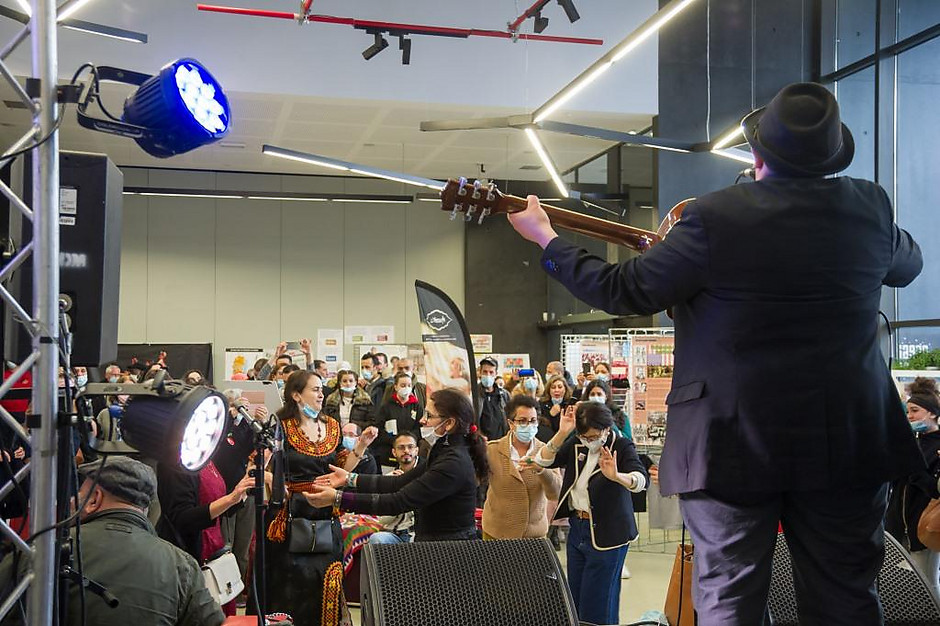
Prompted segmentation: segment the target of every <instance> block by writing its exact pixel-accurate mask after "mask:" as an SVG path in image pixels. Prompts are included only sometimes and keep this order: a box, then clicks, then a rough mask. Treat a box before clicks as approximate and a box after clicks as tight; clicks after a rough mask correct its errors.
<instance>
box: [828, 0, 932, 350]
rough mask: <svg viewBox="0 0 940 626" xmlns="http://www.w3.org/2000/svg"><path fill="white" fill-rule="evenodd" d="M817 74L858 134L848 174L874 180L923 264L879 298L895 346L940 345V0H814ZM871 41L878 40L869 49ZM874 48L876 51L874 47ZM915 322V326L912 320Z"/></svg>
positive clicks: (929, 347)
mask: <svg viewBox="0 0 940 626" xmlns="http://www.w3.org/2000/svg"><path fill="white" fill-rule="evenodd" d="M820 5H821V8H822V19H821V21H820V24H821V27H820V33H819V35H820V44H821V49H820V57H819V58H820V67H819V73H820V78H819V80H820V82H822V83H824V84H827V85H829V86H830V87H831V88H832V89H833V90H834V91H835V93H836V96H837V98H838V99H839V103H840V106H841V108H842V114H843V117H844V121H845V123H846V124H848V126H849V127H850V128H851V130H852V133H853V135H854V136H855V142H856V156H855V162H854V163H853V164H852V166H851V168H849V170H847V171H846V173H847V174H848V175H851V176H858V177H862V178H868V179H870V180H875V181H877V182H879V183H880V184H881V185H882V186H883V187H884V188H885V190H886V191H887V192H888V195H889V196H890V197H891V199H892V201H893V203H894V207H895V211H896V214H897V221H898V224H899V225H900V226H901V227H902V228H904V229H906V230H908V231H909V232H910V233H911V234H912V235H913V237H914V238H915V239H916V240H917V241H918V242H919V243H920V245H921V249H922V250H923V253H924V270H923V272H922V273H921V275H920V276H919V277H918V278H917V279H916V280H915V281H914V282H913V283H911V285H909V286H908V287H906V288H904V289H896V290H888V289H886V290H885V291H886V293H885V297H884V298H883V299H882V302H883V308H884V309H885V313H886V314H887V315H888V317H889V318H891V319H892V320H894V321H895V322H897V323H899V324H900V325H901V328H898V329H897V332H896V333H895V356H896V357H900V358H906V357H908V356H910V354H911V353H912V352H917V351H920V350H924V349H938V348H940V330H938V328H940V220H938V218H937V216H936V211H937V209H936V207H938V206H940V185H938V184H937V179H936V172H937V171H938V170H937V166H936V161H937V156H938V154H940V115H938V114H937V110H938V109H937V103H938V102H940V36H938V35H940V1H938V0H880V1H876V0H820ZM876 43H878V44H879V47H878V48H877V49H876ZM876 52H877V53H876ZM912 324H913V327H912Z"/></svg>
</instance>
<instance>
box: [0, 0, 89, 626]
mask: <svg viewBox="0 0 940 626" xmlns="http://www.w3.org/2000/svg"><path fill="white" fill-rule="evenodd" d="M72 2H73V0H68V1H67V2H65V3H64V4H63V5H62V7H61V8H65V6H67V5H69V4H72ZM31 6H32V18H31V20H30V23H29V25H28V26H25V27H24V28H23V29H22V30H21V31H19V32H18V33H17V35H16V36H15V37H14V38H13V40H11V41H10V42H9V43H8V44H7V45H6V46H5V47H3V48H2V49H0V73H2V75H3V78H4V79H6V80H7V81H8V82H9V83H10V84H11V86H12V87H13V90H14V91H15V92H16V94H17V95H18V96H19V98H20V99H21V100H23V102H24V104H25V105H26V107H27V109H28V110H29V111H30V112H31V113H32V115H33V126H32V128H31V129H30V130H29V131H28V132H27V133H26V134H25V135H24V136H23V137H22V138H21V139H20V140H19V141H17V142H16V143H15V144H14V145H13V146H12V147H11V148H10V149H8V150H7V151H6V152H4V153H3V156H2V157H0V167H2V166H3V165H5V164H6V163H7V162H8V161H9V160H10V155H11V154H12V153H13V152H16V151H17V150H20V149H22V148H24V147H27V146H29V145H31V144H33V143H35V142H36V141H40V140H43V139H46V138H47V137H48V139H46V140H45V141H44V142H43V143H42V144H41V145H40V146H39V147H38V148H34V149H33V151H32V152H33V154H32V168H33V170H32V183H33V188H32V198H33V207H32V209H30V207H28V206H27V205H26V204H25V203H24V202H23V201H22V200H21V199H20V198H19V197H18V196H17V195H16V194H15V193H14V192H13V191H12V190H11V189H10V188H9V187H7V186H6V185H3V184H2V183H0V192H2V193H3V194H4V195H5V196H7V198H9V200H10V207H11V210H19V211H20V212H21V213H22V214H23V216H24V217H26V218H28V219H31V220H32V223H33V239H32V242H31V243H30V244H29V245H27V246H25V247H24V248H23V249H21V250H20V251H19V253H18V254H17V255H16V256H15V257H14V258H13V259H12V260H11V261H10V262H9V263H8V264H7V265H6V266H4V267H3V268H2V269H0V282H2V281H6V280H8V279H9V277H10V275H11V274H12V273H13V271H14V270H15V269H16V268H17V267H19V266H20V265H21V264H22V263H23V261H25V260H26V259H27V258H28V257H29V256H30V255H32V256H33V302H32V316H30V315H28V314H27V312H26V308H25V307H23V306H22V305H21V304H20V303H18V302H17V301H16V299H15V298H14V297H13V296H12V295H11V294H10V292H9V291H7V289H6V288H5V287H3V286H0V296H2V299H3V301H4V304H5V306H7V307H10V309H11V310H12V311H13V312H14V315H15V317H17V318H18V320H19V321H20V322H21V323H22V324H23V325H24V326H25V327H26V329H27V331H28V332H29V334H30V335H31V336H32V353H31V354H30V355H29V356H28V357H27V358H26V360H25V361H24V362H23V363H21V364H20V365H19V366H18V367H17V368H16V369H15V370H14V371H13V373H12V375H11V376H10V377H9V378H8V379H7V380H5V381H4V382H3V384H2V385H0V397H2V396H3V395H4V394H6V392H7V391H9V389H10V388H11V387H12V386H13V384H14V383H16V382H17V381H18V380H19V379H20V378H21V377H22V376H23V375H24V374H25V373H26V372H27V371H29V369H30V368H32V372H33V380H32V387H33V393H32V403H33V404H32V413H33V415H34V417H33V418H31V419H32V421H31V422H30V427H31V430H32V432H31V434H29V435H27V433H26V431H25V429H24V428H23V427H22V426H21V425H20V424H19V423H18V422H17V421H16V420H15V419H14V418H13V416H12V415H10V414H9V413H8V412H7V411H6V410H5V409H3V408H0V419H2V420H3V421H4V422H5V423H6V425H7V426H8V427H10V428H11V429H12V430H13V432H14V433H16V434H17V435H18V436H19V437H20V438H21V439H22V440H23V441H29V442H30V445H31V447H32V458H31V461H30V463H29V465H28V466H26V468H24V470H26V471H20V472H19V473H18V474H17V476H16V477H14V478H13V480H16V481H20V480H22V479H23V478H25V477H26V475H28V474H29V473H32V475H33V476H32V479H31V481H30V485H31V487H30V496H29V514H30V533H31V535H35V534H36V533H37V531H41V530H45V529H49V528H50V527H52V526H53V525H54V524H55V523H56V492H57V490H56V485H57V482H58V477H57V475H56V461H57V460H56V444H57V434H56V422H57V410H58V405H57V389H58V346H59V327H58V294H59V140H58V133H57V132H55V126H56V119H57V115H58V108H57V107H58V105H57V97H56V82H57V80H58V75H57V74H58V61H57V54H58V53H57V47H56V5H55V2H54V0H31ZM30 35H32V38H31V51H32V77H33V78H34V79H38V81H39V90H38V97H35V98H33V97H30V95H28V94H27V92H26V91H25V90H24V89H23V88H22V87H21V86H20V85H19V83H18V82H17V81H16V79H15V77H14V76H13V74H12V73H11V72H10V71H9V69H8V67H7V66H6V64H5V62H4V61H5V60H6V59H7V58H8V57H9V55H10V53H12V52H13V51H14V50H15V49H16V48H17V47H18V46H19V44H20V43H22V42H23V41H25V40H26V38H27V37H29V36H30ZM13 480H11V481H9V482H8V483H7V484H6V485H3V486H2V487H0V497H5V496H6V495H7V494H9V493H10V492H11V491H13ZM0 534H2V535H4V536H5V537H6V538H7V539H9V540H10V541H11V542H12V543H13V545H14V549H16V550H19V551H21V552H22V553H23V555H22V556H23V557H24V558H25V559H26V562H27V563H28V567H27V571H26V574H25V575H24V576H23V577H22V578H21V579H20V582H19V584H17V586H16V587H15V588H14V589H13V591H12V592H11V593H10V595H9V596H8V597H6V598H3V599H2V604H0V620H2V619H3V617H4V616H5V615H6V614H7V613H8V612H9V611H10V609H12V608H13V607H14V606H15V604H16V603H17V601H18V600H19V598H20V597H21V596H22V595H23V593H24V592H25V591H26V590H27V588H28V589H29V594H28V604H27V623H28V624H31V625H35V626H52V624H53V613H54V606H55V603H56V585H57V574H58V572H57V566H56V564H57V554H56V532H55V531H54V530H48V531H46V532H43V533H42V534H41V535H39V536H38V537H36V538H35V539H34V540H33V541H32V542H31V543H29V544H27V543H26V542H24V541H23V540H22V539H20V538H19V537H18V536H17V535H16V533H15V532H14V531H13V529H12V528H11V527H10V526H9V525H8V524H6V523H4V522H3V521H2V520H0Z"/></svg>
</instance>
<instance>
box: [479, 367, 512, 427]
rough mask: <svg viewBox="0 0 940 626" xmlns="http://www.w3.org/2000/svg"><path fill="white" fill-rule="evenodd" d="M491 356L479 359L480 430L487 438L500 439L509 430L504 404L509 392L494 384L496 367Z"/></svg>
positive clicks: (507, 400) (506, 401)
mask: <svg viewBox="0 0 940 626" xmlns="http://www.w3.org/2000/svg"><path fill="white" fill-rule="evenodd" d="M497 367H498V364H497V363H496V359H494V358H493V357H488V356H487V357H483V358H482V359H481V360H480V372H479V373H480V398H481V400H482V401H483V407H482V409H481V411H480V430H481V431H482V432H483V436H484V437H486V439H487V440H496V439H502V438H503V437H505V436H506V433H507V432H509V425H508V423H507V422H506V404H507V403H508V402H509V392H507V391H506V390H505V389H502V388H500V387H499V386H497V385H496V368H497Z"/></svg>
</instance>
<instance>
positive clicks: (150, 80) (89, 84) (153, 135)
mask: <svg viewBox="0 0 940 626" xmlns="http://www.w3.org/2000/svg"><path fill="white" fill-rule="evenodd" d="M101 81H110V82H118V83H124V84H127V85H136V86H137V90H136V91H135V92H134V93H132V94H131V95H130V96H128V98H127V100H125V102H124V112H123V115H122V116H121V117H120V118H117V117H116V116H114V115H112V114H110V113H109V112H108V111H107V109H105V108H104V106H103V105H102V103H101V99H100V93H99V83H100V82H101ZM92 101H95V102H97V103H98V107H99V108H100V109H101V111H102V112H103V113H104V114H105V116H107V118H108V119H101V118H96V117H92V116H91V115H89V114H88V107H89V105H90V104H91V102H92ZM78 123H79V124H81V125H82V126H84V127H85V128H90V129H92V130H97V131H100V132H105V133H111V134H114V135H121V136H124V137H129V138H131V139H134V140H135V141H136V142H137V144H138V145H139V146H140V147H141V148H143V150H144V151H145V152H146V153H148V154H150V155H152V156H155V157H158V158H161V159H162V158H167V157H171V156H174V155H177V154H183V153H184V152H189V151H190V150H195V149H196V148H199V147H200V146H204V145H206V144H210V143H213V142H216V141H218V140H219V139H221V138H222V137H224V136H225V135H226V134H227V133H228V131H229V128H230V127H231V123H232V112H231V108H230V107H229V103H228V98H226V97H225V93H224V92H223V91H222V86H221V85H219V83H218V81H217V80H216V79H215V78H213V76H212V74H210V73H209V71H208V70H207V69H206V68H205V67H204V66H203V65H202V64H201V63H199V62H198V61H196V60H195V59H188V58H184V59H179V60H177V61H173V62H171V63H167V64H166V65H164V66H163V68H162V69H161V70H160V72H159V73H157V74H156V75H154V76H151V75H149V74H141V73H139V72H132V71H130V70H124V69H120V68H116V67H107V66H98V67H94V68H93V70H92V72H91V76H90V78H89V79H88V80H87V81H86V83H85V85H84V88H83V90H82V95H81V97H80V100H79V104H78Z"/></svg>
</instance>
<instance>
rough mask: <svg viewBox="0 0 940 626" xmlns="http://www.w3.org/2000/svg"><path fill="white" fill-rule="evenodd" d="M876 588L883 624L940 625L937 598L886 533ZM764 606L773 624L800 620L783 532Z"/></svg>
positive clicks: (776, 625) (907, 556)
mask: <svg viewBox="0 0 940 626" xmlns="http://www.w3.org/2000/svg"><path fill="white" fill-rule="evenodd" d="M878 592H879V594H880V595H881V604H882V607H883V609H884V616H885V624H886V625H892V626H899V625H901V624H907V625H910V626H915V625H916V626H940V602H938V600H937V598H936V597H934V594H933V592H932V591H931V589H930V586H929V585H928V584H927V581H926V580H925V579H924V577H923V576H922V575H921V574H920V572H918V571H917V568H916V566H915V565H914V563H913V561H911V558H910V555H908V553H907V551H906V550H905V549H904V548H902V547H901V544H899V543H898V542H897V541H896V540H895V539H894V537H892V536H891V535H889V534H887V533H885V560H884V564H883V565H882V566H881V571H880V572H879V573H878ZM767 608H768V610H769V613H770V623H771V624H772V625H773V626H785V625H788V624H799V623H800V622H799V618H798V613H797V609H796V594H795V593H794V590H793V566H792V564H791V562H790V550H789V548H788V547H787V542H786V540H785V539H784V536H783V534H782V533H781V534H778V535H777V545H776V547H775V549H774V563H773V573H772V574H771V580H770V594H769V595H768V598H767Z"/></svg>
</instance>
